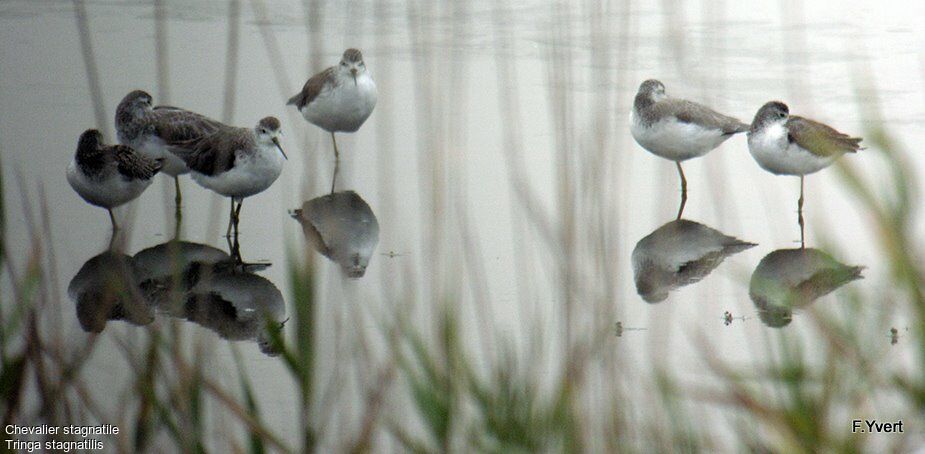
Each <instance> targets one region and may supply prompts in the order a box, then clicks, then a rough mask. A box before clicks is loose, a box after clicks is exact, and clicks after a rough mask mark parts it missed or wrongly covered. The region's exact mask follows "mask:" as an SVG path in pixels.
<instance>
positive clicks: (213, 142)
mask: <svg viewBox="0 0 925 454" xmlns="http://www.w3.org/2000/svg"><path fill="white" fill-rule="evenodd" d="M279 134H280V123H279V120H277V119H276V118H275V117H265V118H263V119H261V120H260V122H259V123H257V125H256V126H255V127H253V128H238V127H233V126H224V125H223V126H222V127H221V129H219V130H218V131H216V132H214V133H212V134H210V135H207V136H204V137H200V138H198V139H196V140H193V141H191V142H190V143H188V144H187V145H186V146H185V147H184V148H182V149H174V150H173V152H174V153H176V154H177V156H180V157H181V158H182V159H183V161H184V162H185V163H186V165H187V166H188V167H189V168H190V170H191V171H192V172H191V176H192V178H193V181H195V182H196V183H199V185H200V186H202V187H204V188H207V189H211V190H213V191H215V192H217V193H219V194H221V195H223V196H225V197H230V198H231V215H230V218H229V220H228V231H227V235H228V236H230V235H231V228H232V225H233V226H234V228H235V232H237V228H238V220H239V219H240V218H239V216H240V214H241V205H242V204H243V203H244V200H243V199H244V198H245V197H250V196H252V195H254V194H258V193H260V192H263V191H264V190H266V189H267V188H269V187H270V185H272V184H273V182H275V181H276V179H277V178H278V177H279V174H280V173H281V172H282V170H283V160H284V159H286V153H285V152H284V151H283V148H282V147H281V146H280V144H279ZM235 202H237V208H235Z"/></svg>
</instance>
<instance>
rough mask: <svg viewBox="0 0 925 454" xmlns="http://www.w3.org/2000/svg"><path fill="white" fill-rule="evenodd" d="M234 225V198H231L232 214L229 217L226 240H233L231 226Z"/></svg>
mask: <svg viewBox="0 0 925 454" xmlns="http://www.w3.org/2000/svg"><path fill="white" fill-rule="evenodd" d="M233 223H234V197H232V198H231V214H229V215H228V230H226V231H225V238H231V225H232V224H233Z"/></svg>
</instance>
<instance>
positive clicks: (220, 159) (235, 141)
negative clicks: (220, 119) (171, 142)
mask: <svg viewBox="0 0 925 454" xmlns="http://www.w3.org/2000/svg"><path fill="white" fill-rule="evenodd" d="M247 132H248V131H247V130H246V129H245V128H232V127H228V126H226V127H225V128H222V129H220V130H218V131H216V132H214V133H212V134H210V135H207V136H205V137H202V138H200V139H198V140H193V141H190V142H189V145H188V146H187V147H186V148H185V149H183V150H177V151H176V152H174V154H176V155H177V156H180V157H181V158H182V159H183V161H185V162H186V165H187V166H189V168H190V169H192V170H194V171H196V172H199V173H201V174H204V175H209V176H212V175H216V174H219V173H222V172H226V171H228V170H231V168H232V167H234V160H235V154H236V152H237V151H238V150H250V149H253V143H252V142H253V139H252V138H251V137H250V136H249V135H248V134H247Z"/></svg>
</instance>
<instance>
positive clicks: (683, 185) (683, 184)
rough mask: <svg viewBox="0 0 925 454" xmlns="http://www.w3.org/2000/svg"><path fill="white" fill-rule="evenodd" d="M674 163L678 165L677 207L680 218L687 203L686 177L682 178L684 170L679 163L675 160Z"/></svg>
mask: <svg viewBox="0 0 925 454" xmlns="http://www.w3.org/2000/svg"><path fill="white" fill-rule="evenodd" d="M675 165H676V166H678V175H680V176H681V206H679V207H678V217H677V219H681V215H682V214H684V206H685V205H687V178H684V170H682V169H681V163H680V162H675Z"/></svg>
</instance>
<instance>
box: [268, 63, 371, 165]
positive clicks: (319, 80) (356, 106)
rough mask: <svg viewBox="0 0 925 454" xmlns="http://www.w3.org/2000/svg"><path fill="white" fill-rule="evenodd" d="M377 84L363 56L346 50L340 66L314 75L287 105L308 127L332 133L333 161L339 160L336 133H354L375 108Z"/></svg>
mask: <svg viewBox="0 0 925 454" xmlns="http://www.w3.org/2000/svg"><path fill="white" fill-rule="evenodd" d="M377 96H378V92H377V91H376V82H374V81H373V78H372V76H371V75H370V73H369V70H367V69H366V64H365V63H364V62H363V54H362V53H360V51H359V50H357V49H347V50H345V51H344V55H343V57H341V60H340V64H339V65H337V66H331V67H330V68H327V69H325V70H324V71H321V72H320V73H318V74H315V75H314V76H312V77H311V78H310V79H308V81H307V82H305V86H303V87H302V91H300V92H299V93H297V94H296V95H295V96H293V97H292V98H289V102H287V103H286V105H293V106H295V107H296V108H297V109H299V112H301V113H302V116H303V117H305V119H306V120H308V122H309V123H311V124H313V125H315V126H318V127H319V128H321V129H324V130H325V131H328V132H330V133H331V141H332V142H333V143H334V157H335V160H337V161H339V160H340V152H339V151H338V149H337V139H336V138H335V137H334V133H335V132H356V131H357V130H358V129H360V126H362V125H363V122H365V121H366V119H367V118H369V116H370V114H372V113H373V108H375V107H376V98H377Z"/></svg>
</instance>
